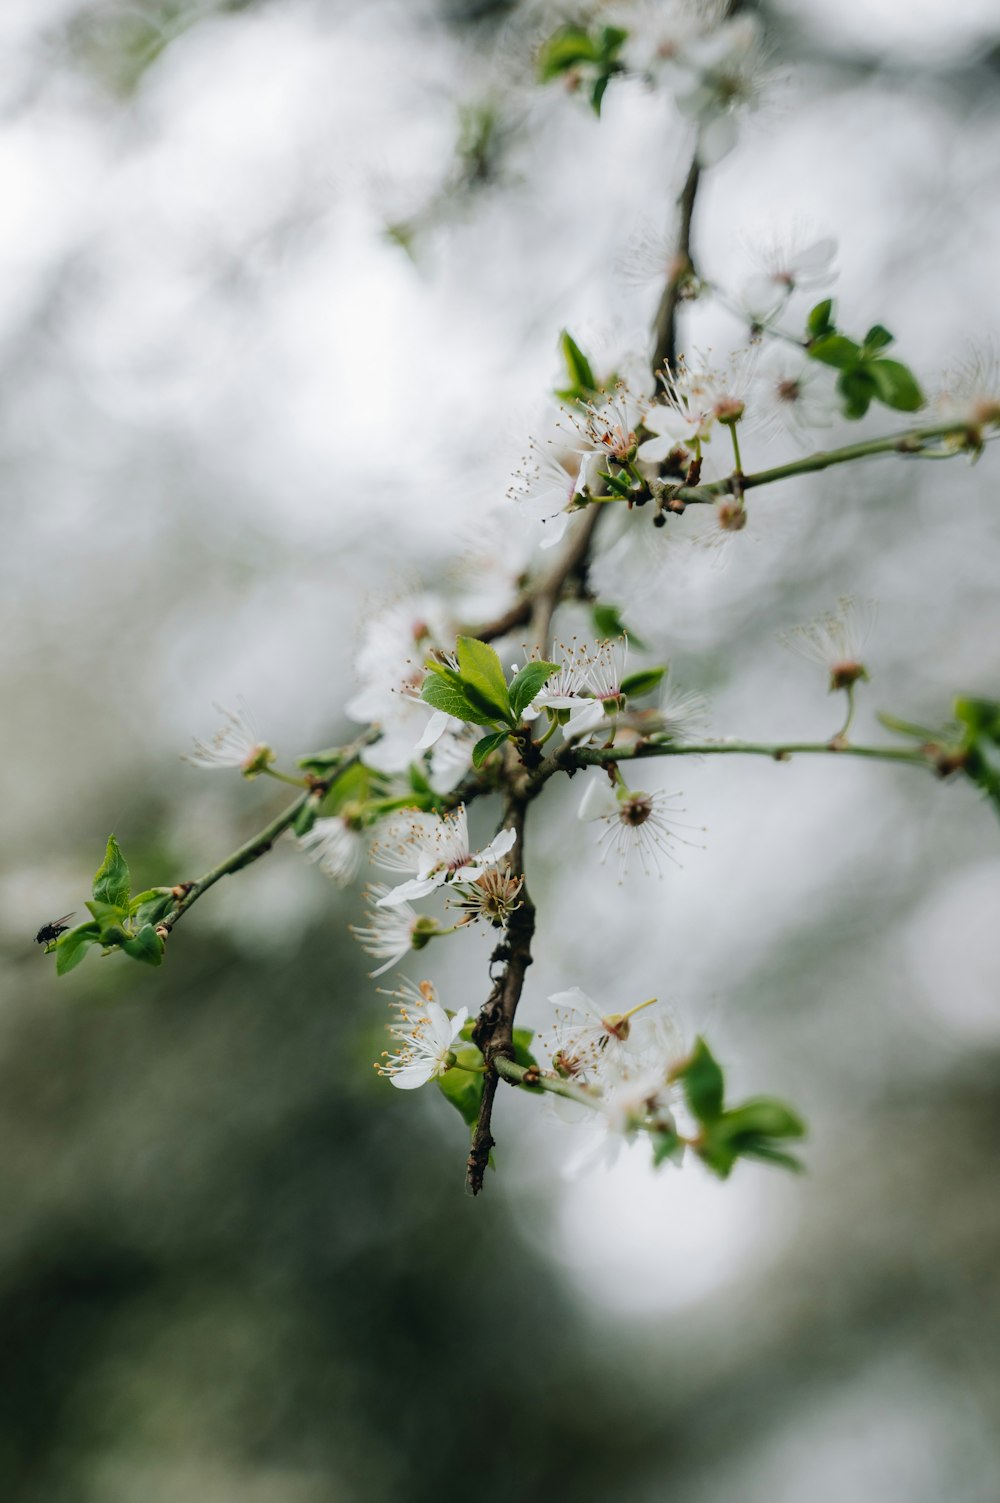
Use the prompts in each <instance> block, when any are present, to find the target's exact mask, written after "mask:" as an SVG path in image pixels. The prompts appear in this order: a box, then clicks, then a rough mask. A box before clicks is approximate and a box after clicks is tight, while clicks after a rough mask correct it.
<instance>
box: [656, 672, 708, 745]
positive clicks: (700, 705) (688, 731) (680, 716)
mask: <svg viewBox="0 0 1000 1503" xmlns="http://www.w3.org/2000/svg"><path fill="white" fill-rule="evenodd" d="M708 714H709V702H708V699H707V698H706V696H705V695H704V694H701V693H699V691H698V690H697V689H681V688H678V686H677V685H676V684H675V683H674V682H673V680H672V678H671V679H668V681H667V687H666V688H665V689H664V691H663V693H662V695H661V697H660V703H659V706H658V709H657V712H656V722H655V732H656V735H657V737H658V738H659V739H660V740H663V741H692V740H694V739H696V738H697V737H700V736H703V735H704V734H705V729H706V726H707V723H708Z"/></svg>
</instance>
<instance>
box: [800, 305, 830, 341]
mask: <svg viewBox="0 0 1000 1503" xmlns="http://www.w3.org/2000/svg"><path fill="white" fill-rule="evenodd" d="M833 307H834V304H833V298H832V297H827V298H824V299H823V301H822V302H821V303H817V304H816V306H815V308H813V309H812V311H811V312H810V314H809V317H808V318H807V319H806V332H807V333H808V335H809V337H810V339H814V340H815V339H820V338H822V336H823V335H824V334H832V333H833V331H834V327H835V325H834V322H833Z"/></svg>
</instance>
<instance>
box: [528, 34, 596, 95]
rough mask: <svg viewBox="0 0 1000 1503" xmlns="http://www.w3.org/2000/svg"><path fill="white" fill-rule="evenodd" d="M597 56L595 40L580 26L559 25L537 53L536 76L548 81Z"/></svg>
mask: <svg viewBox="0 0 1000 1503" xmlns="http://www.w3.org/2000/svg"><path fill="white" fill-rule="evenodd" d="M599 58H600V48H599V46H598V44H597V42H596V41H595V40H594V38H593V37H591V36H590V35H589V33H588V32H587V31H585V30H584V28H583V27H582V26H573V25H568V26H560V28H559V30H558V31H556V32H554V33H553V35H552V36H550V37H549V39H548V41H547V42H545V43H544V44H543V46H542V48H541V51H540V52H539V54H538V77H539V79H540V80H541V82H542V83H549V82H550V80H551V79H553V78H558V77H559V75H560V74H561V73H566V72H568V71H569V69H570V68H576V67H578V66H579V65H580V64H581V63H596V62H597V61H598V60H599Z"/></svg>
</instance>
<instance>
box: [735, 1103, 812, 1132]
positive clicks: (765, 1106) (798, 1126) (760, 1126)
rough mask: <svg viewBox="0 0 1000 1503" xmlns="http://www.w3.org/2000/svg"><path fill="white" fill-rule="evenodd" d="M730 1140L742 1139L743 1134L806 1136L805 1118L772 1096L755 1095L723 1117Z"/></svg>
mask: <svg viewBox="0 0 1000 1503" xmlns="http://www.w3.org/2000/svg"><path fill="white" fill-rule="evenodd" d="M722 1121H723V1123H724V1125H725V1128H726V1132H727V1133H728V1135H729V1136H730V1138H739V1137H740V1136H741V1135H742V1134H744V1133H749V1134H751V1135H753V1136H755V1137H762V1138H802V1137H805V1131H806V1128H805V1123H804V1122H803V1121H802V1118H801V1117H799V1116H797V1115H796V1113H795V1112H793V1111H792V1109H791V1107H789V1106H786V1105H785V1103H784V1102H783V1101H776V1100H775V1099H774V1097H773V1096H756V1097H754V1098H753V1099H752V1100H750V1101H744V1103H743V1105H742V1106H734V1107H733V1108H732V1109H731V1110H730V1111H728V1112H726V1113H725V1115H724V1116H723V1118H722Z"/></svg>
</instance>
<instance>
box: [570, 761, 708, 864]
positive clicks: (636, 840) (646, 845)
mask: <svg viewBox="0 0 1000 1503" xmlns="http://www.w3.org/2000/svg"><path fill="white" fill-rule="evenodd" d="M677 797H678V795H677V794H676V793H663V792H662V791H661V792H658V793H639V792H634V793H628V792H625V791H624V790H622V789H619V790H618V792H617V793H616V792H615V790H614V789H613V788H612V787H611V786H610V784H609V783H608V781H607V779H606V777H604V776H603V775H601V776H599V777H597V778H595V779H594V780H593V781H592V782H591V783H590V784H589V785H588V787H587V789H586V791H585V793H584V795H583V799H582V800H581V803H580V808H579V812H578V816H577V817H578V818H579V819H581V820H584V821H587V822H589V821H591V820H595V821H600V822H601V823H602V824H603V825H604V829H603V830H602V832H601V834H600V836H599V837H598V844H599V846H601V847H602V855H601V859H602V861H604V860H606V859H607V857H608V855H609V853H610V852H612V851H614V853H615V855H616V856H617V859H618V880H619V882H622V881H624V880H625V877H626V876H627V875H628V869H629V864H630V861H631V859H632V856H633V855H636V856H638V858H639V865H640V866H641V867H642V870H643V873H644V875H646V876H647V877H648V876H650V875H651V874H652V873H653V872H655V873H656V875H657V876H662V874H663V868H662V866H661V862H660V857H661V856H666V857H667V859H668V860H670V861H673V860H675V857H674V856H673V854H672V852H671V849H670V847H671V845H672V844H673V843H674V842H675V841H677V840H680V841H681V842H682V843H683V844H685V845H686V844H689V843H690V842H688V841H686V840H684V839H683V837H682V836H679V835H677V833H676V832H677V830H678V829H679V828H684V827H683V826H679V825H678V824H677V821H676V820H675V819H673V817H672V816H673V815H674V814H678V813H683V810H680V809H677V808H675V807H674V806H673V805H672V803H671V800H673V799H675V798H677Z"/></svg>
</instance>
